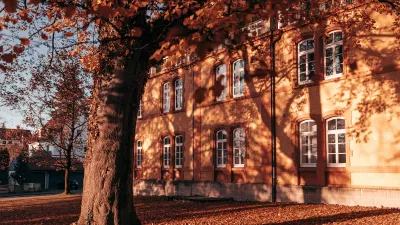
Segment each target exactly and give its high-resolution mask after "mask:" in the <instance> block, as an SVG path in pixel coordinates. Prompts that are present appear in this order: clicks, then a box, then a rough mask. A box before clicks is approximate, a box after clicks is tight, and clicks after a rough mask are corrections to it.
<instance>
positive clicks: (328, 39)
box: [326, 33, 333, 44]
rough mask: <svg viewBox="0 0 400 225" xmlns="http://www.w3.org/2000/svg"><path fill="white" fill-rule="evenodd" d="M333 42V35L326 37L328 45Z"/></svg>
mask: <svg viewBox="0 0 400 225" xmlns="http://www.w3.org/2000/svg"><path fill="white" fill-rule="evenodd" d="M332 41H333V33H330V34H329V35H328V37H326V43H327V44H330V43H332Z"/></svg>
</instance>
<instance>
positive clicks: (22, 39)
mask: <svg viewBox="0 0 400 225" xmlns="http://www.w3.org/2000/svg"><path fill="white" fill-rule="evenodd" d="M19 40H20V41H21V44H23V45H30V44H31V42H30V41H29V39H28V38H20V39H19Z"/></svg>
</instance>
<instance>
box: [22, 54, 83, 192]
mask: <svg viewBox="0 0 400 225" xmlns="http://www.w3.org/2000/svg"><path fill="white" fill-rule="evenodd" d="M43 77H46V78H45V79H43ZM87 77H88V75H87V74H86V73H85V72H84V71H83V70H82V68H81V65H80V62H79V61H78V59H77V58H76V57H72V56H70V55H68V54H60V55H57V56H56V57H55V58H54V62H53V63H52V64H46V60H44V59H43V60H41V63H39V64H38V65H37V66H36V67H35V69H34V72H33V76H32V79H31V80H30V85H29V88H28V89H27V90H29V93H26V94H25V96H27V99H26V102H24V106H25V107H26V110H25V114H26V119H25V123H26V124H27V125H28V126H30V127H34V128H35V129H37V130H39V131H40V134H39V135H37V136H36V140H35V139H32V141H36V142H38V146H37V148H36V149H34V153H33V155H32V157H31V161H32V162H35V163H36V164H38V165H40V166H51V167H54V168H56V169H57V170H63V171H64V193H65V194H69V193H70V187H69V174H70V171H71V170H72V169H74V167H75V165H76V164H78V163H82V161H83V158H84V149H86V126H87V118H88V111H89V105H90V102H89V98H88V95H89V92H88V88H89V86H90V85H89V83H88V82H87V80H88V79H87ZM50 146H51V147H54V148H55V151H56V152H53V154H52V152H49V149H47V148H48V147H50ZM54 153H56V154H54Z"/></svg>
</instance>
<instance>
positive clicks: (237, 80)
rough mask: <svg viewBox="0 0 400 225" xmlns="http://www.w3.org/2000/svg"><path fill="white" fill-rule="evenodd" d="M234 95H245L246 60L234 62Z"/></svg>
mask: <svg viewBox="0 0 400 225" xmlns="http://www.w3.org/2000/svg"><path fill="white" fill-rule="evenodd" d="M232 74H233V97H234V98H235V97H240V96H243V95H244V60H243V59H239V60H236V61H235V62H234V63H233V73H232Z"/></svg>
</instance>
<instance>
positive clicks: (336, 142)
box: [326, 117, 347, 167]
mask: <svg viewBox="0 0 400 225" xmlns="http://www.w3.org/2000/svg"><path fill="white" fill-rule="evenodd" d="M338 119H342V120H345V119H344V117H332V118H330V119H328V120H326V162H327V166H328V167H346V163H347V148H346V128H344V129H337V121H336V129H335V130H329V129H328V124H329V121H332V120H338ZM345 123H346V121H345ZM345 126H346V125H345ZM330 134H334V135H335V143H331V144H334V145H335V153H333V154H334V155H335V161H336V163H329V155H333V154H332V153H329V144H330V143H329V139H328V136H329V135H330ZM339 134H344V135H345V141H344V145H345V153H344V155H345V159H346V162H345V163H339V155H343V153H339V142H338V135H339Z"/></svg>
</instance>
